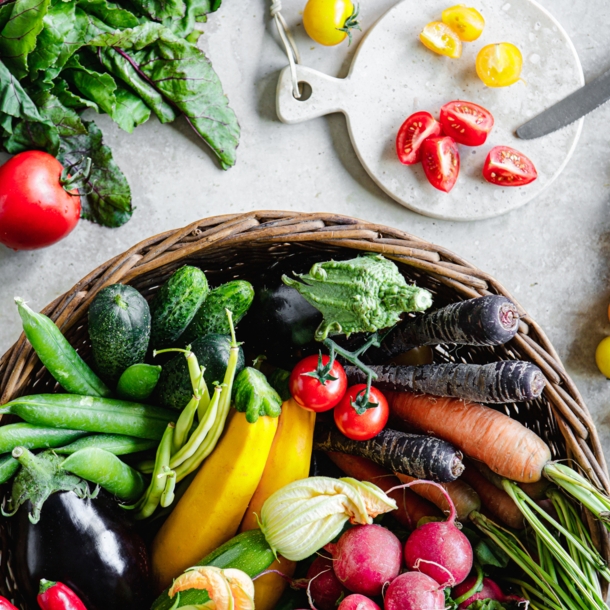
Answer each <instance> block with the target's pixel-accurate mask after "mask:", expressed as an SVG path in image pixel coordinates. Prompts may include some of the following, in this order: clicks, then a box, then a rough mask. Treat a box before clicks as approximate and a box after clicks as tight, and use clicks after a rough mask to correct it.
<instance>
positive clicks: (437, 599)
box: [384, 572, 445, 610]
mask: <svg viewBox="0 0 610 610" xmlns="http://www.w3.org/2000/svg"><path fill="white" fill-rule="evenodd" d="M384 608H385V610H445V592H444V591H443V587H442V586H441V585H439V584H438V583H437V582H436V581H435V580H434V579H433V578H430V577H429V576H426V575H425V574H422V573H421V572H405V573H404V574H401V575H400V576H398V578H395V579H394V580H393V581H392V583H391V584H390V586H389V587H388V588H387V589H386V592H385V602H384Z"/></svg>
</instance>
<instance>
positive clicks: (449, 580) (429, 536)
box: [405, 481, 473, 587]
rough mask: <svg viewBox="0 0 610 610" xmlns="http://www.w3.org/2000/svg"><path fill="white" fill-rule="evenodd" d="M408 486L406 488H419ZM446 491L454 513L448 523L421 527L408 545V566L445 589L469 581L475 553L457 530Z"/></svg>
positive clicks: (432, 523)
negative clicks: (468, 577)
mask: <svg viewBox="0 0 610 610" xmlns="http://www.w3.org/2000/svg"><path fill="white" fill-rule="evenodd" d="M419 483H421V482H420V481H414V482H413V483H407V485H405V487H410V486H411V485H415V484H419ZM426 484H430V485H436V486H438V488H439V489H440V490H442V492H443V495H444V496H445V498H446V500H447V502H448V504H449V507H450V509H451V512H450V513H449V518H448V519H447V521H441V522H438V521H435V522H431V523H426V524H425V525H422V526H421V527H418V528H417V529H416V530H415V531H414V532H413V533H412V534H411V535H410V536H409V538H408V539H407V543H406V544H405V562H406V564H407V567H408V568H409V569H410V570H418V571H419V572H422V573H423V574H427V575H428V576H430V577H432V578H434V580H436V582H437V583H438V584H440V585H443V586H444V587H447V586H454V585H457V584H459V583H461V582H462V581H464V580H465V579H466V577H467V576H468V574H470V570H472V563H473V553H472V546H470V542H469V541H468V538H466V536H464V534H462V532H460V530H459V529H458V528H457V527H456V526H455V515H456V511H455V505H454V504H453V501H452V500H451V497H450V496H449V494H448V493H447V491H446V490H445V488H444V487H442V486H441V485H438V483H433V482H432V481H426Z"/></svg>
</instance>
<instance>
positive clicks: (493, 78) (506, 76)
mask: <svg viewBox="0 0 610 610" xmlns="http://www.w3.org/2000/svg"><path fill="white" fill-rule="evenodd" d="M522 66H523V56H522V55H521V51H519V49H518V48H517V47H516V46H515V45H514V44H511V43H510V42H500V43H497V44H489V45H487V46H486V47H483V48H482V49H481V50H480V51H479V54H478V55H477V62H476V69H477V74H478V75H479V78H480V79H481V80H482V81H483V82H484V83H485V84H486V85H487V86H488V87H508V86H509V85H514V84H515V83H516V82H517V81H518V80H519V79H520V78H521V68H522Z"/></svg>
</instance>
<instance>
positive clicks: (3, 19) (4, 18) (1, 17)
mask: <svg viewBox="0 0 610 610" xmlns="http://www.w3.org/2000/svg"><path fill="white" fill-rule="evenodd" d="M13 5H14V2H6V3H4V4H0V32H1V31H2V30H3V29H4V26H5V25H6V24H7V23H8V20H9V19H10V18H11V13H12V12H13Z"/></svg>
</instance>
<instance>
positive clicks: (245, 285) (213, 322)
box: [181, 280, 254, 345]
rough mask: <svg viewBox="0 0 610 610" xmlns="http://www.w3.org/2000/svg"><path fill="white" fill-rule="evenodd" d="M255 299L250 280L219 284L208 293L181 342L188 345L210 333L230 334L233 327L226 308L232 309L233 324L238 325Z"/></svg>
mask: <svg viewBox="0 0 610 610" xmlns="http://www.w3.org/2000/svg"><path fill="white" fill-rule="evenodd" d="M253 300H254V288H252V284H250V282H246V281H245V280H234V281H232V282H227V283H226V284H223V285H222V286H218V288H215V289H214V290H212V291H211V292H210V294H208V296H207V298H206V300H205V302H204V303H203V305H202V306H201V307H200V308H199V311H197V313H196V314H195V317H194V318H193V320H192V322H191V323H190V324H189V325H188V327H187V329H186V330H185V331H184V335H183V336H182V339H181V342H182V343H183V344H184V345H187V344H188V343H192V342H193V341H195V339H199V337H204V336H205V335H209V334H210V333H219V334H221V335H228V334H229V333H230V332H231V329H230V328H229V320H228V319H227V312H226V310H227V309H230V310H231V313H232V314H233V324H234V325H235V326H236V325H237V324H238V323H239V321H240V320H241V319H242V318H243V317H244V316H245V315H246V313H248V309H250V305H252V301H253Z"/></svg>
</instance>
